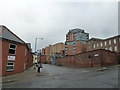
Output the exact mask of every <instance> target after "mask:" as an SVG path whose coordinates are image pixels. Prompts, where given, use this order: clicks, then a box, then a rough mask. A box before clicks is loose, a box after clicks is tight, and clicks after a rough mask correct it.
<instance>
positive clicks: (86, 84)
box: [2, 64, 120, 88]
mask: <svg viewBox="0 0 120 90" xmlns="http://www.w3.org/2000/svg"><path fill="white" fill-rule="evenodd" d="M119 67H120V65H113V66H106V67H93V68H75V67H63V66H56V65H49V64H44V65H43V69H42V70H41V73H37V72H36V70H34V68H33V67H31V68H30V69H28V70H26V71H25V72H23V73H19V74H15V75H10V76H6V77H3V85H2V87H3V88H118V86H119V85H118V70H119V69H118V68H119Z"/></svg>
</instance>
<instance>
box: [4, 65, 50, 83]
mask: <svg viewBox="0 0 120 90" xmlns="http://www.w3.org/2000/svg"><path fill="white" fill-rule="evenodd" d="M48 75H49V73H48V72H46V70H45V69H41V72H40V73H38V72H37V70H36V69H34V67H31V68H29V69H28V70H25V71H24V72H22V73H18V74H14V75H9V76H4V77H2V84H5V83H11V82H15V83H16V82H21V81H22V82H23V81H28V80H32V79H35V78H40V77H44V76H48Z"/></svg>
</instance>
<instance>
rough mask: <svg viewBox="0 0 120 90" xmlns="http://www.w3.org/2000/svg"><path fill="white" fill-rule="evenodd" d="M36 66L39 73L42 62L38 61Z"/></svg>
mask: <svg viewBox="0 0 120 90" xmlns="http://www.w3.org/2000/svg"><path fill="white" fill-rule="evenodd" d="M36 66H37V67H38V70H37V72H38V73H40V68H42V64H41V63H40V61H39V62H38V63H37V65H36Z"/></svg>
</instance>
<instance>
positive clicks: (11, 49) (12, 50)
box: [9, 44, 16, 55]
mask: <svg viewBox="0 0 120 90" xmlns="http://www.w3.org/2000/svg"><path fill="white" fill-rule="evenodd" d="M9 54H13V55H15V54H16V45H15V44H10V46H9Z"/></svg>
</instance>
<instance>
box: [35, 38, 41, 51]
mask: <svg viewBox="0 0 120 90" xmlns="http://www.w3.org/2000/svg"><path fill="white" fill-rule="evenodd" d="M37 39H41V40H43V38H35V52H36V47H37Z"/></svg>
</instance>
